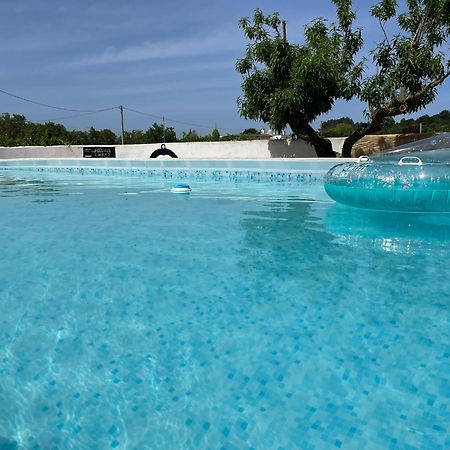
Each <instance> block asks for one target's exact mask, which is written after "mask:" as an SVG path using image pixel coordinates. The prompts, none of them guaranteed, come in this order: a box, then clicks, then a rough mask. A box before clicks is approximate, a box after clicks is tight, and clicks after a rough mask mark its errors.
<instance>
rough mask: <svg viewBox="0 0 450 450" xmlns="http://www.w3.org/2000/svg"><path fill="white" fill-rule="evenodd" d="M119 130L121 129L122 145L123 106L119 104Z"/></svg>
mask: <svg viewBox="0 0 450 450" xmlns="http://www.w3.org/2000/svg"><path fill="white" fill-rule="evenodd" d="M119 108H120V125H121V126H120V131H121V136H122V145H124V140H123V106H122V105H120V106H119Z"/></svg>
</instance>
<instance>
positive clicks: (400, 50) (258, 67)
mask: <svg viewBox="0 0 450 450" xmlns="http://www.w3.org/2000/svg"><path fill="white" fill-rule="evenodd" d="M331 2H332V3H333V4H334V5H335V8H336V16H337V20H336V22H334V23H331V24H329V25H328V24H327V22H325V21H324V20H323V19H317V20H315V21H313V22H312V23H310V24H308V25H306V27H305V40H304V43H303V44H294V43H290V42H288V39H287V35H286V23H285V21H283V20H281V19H280V17H279V15H278V14H277V13H274V14H272V15H268V16H265V15H264V14H263V13H262V11H261V10H259V9H257V10H256V11H255V13H254V16H253V19H252V20H250V19H249V18H243V19H241V21H240V26H241V28H242V29H243V31H244V34H245V36H246V37H247V39H248V40H249V45H248V46H247V50H246V53H245V56H244V57H243V58H242V59H239V60H238V61H237V64H236V68H237V70H238V72H239V73H240V74H241V75H242V77H243V83H242V96H241V97H240V98H239V99H238V107H239V111H240V113H241V115H242V116H244V117H247V118H250V119H255V120H262V121H264V122H266V123H269V124H270V126H271V127H273V128H275V129H276V130H280V129H282V128H284V127H285V126H287V125H289V126H290V127H291V129H292V131H293V132H294V134H296V135H297V136H298V137H300V138H303V139H305V140H307V141H308V142H310V143H311V144H313V145H314V147H315V149H316V152H317V154H318V156H331V143H330V142H329V141H328V140H327V139H326V138H324V137H322V136H320V135H319V133H317V131H316V130H314V129H313V127H312V126H311V122H312V121H313V120H315V119H316V118H317V117H319V116H320V115H321V114H323V113H325V112H328V111H330V110H331V108H332V107H333V105H334V102H335V101H336V100H338V99H343V100H350V99H352V98H355V97H356V98H359V99H360V100H362V101H363V102H365V103H366V104H367V109H366V111H365V113H366V116H367V123H364V124H362V123H361V124H359V126H358V127H357V128H356V129H355V130H354V131H353V133H352V134H351V135H350V136H349V137H348V138H347V140H346V141H345V143H344V148H343V155H344V156H349V155H350V152H351V148H352V146H353V144H355V143H356V142H357V141H358V140H359V139H361V138H362V137H363V136H364V135H365V134H368V133H373V132H376V131H378V130H379V129H380V127H381V126H382V124H383V122H384V121H385V120H386V118H389V117H394V116H397V115H400V114H405V113H411V112H416V111H418V110H420V109H421V108H423V107H425V106H426V105H428V104H429V103H431V102H432V101H433V100H434V98H435V96H436V88H437V87H438V86H439V85H440V84H442V83H443V82H444V80H445V79H446V78H447V77H448V76H449V75H450V60H449V52H448V49H444V46H445V45H447V44H448V38H449V28H450V0H407V2H406V9H405V10H400V8H399V6H398V4H397V1H396V0H379V1H378V3H377V4H376V5H375V6H373V7H372V8H371V15H372V17H373V20H374V21H375V23H376V24H377V26H379V27H380V30H381V33H382V36H383V39H382V41H381V42H380V43H378V44H377V45H376V47H375V49H373V50H372V51H371V54H372V56H373V69H374V71H373V73H372V72H371V73H369V72H370V70H371V69H372V67H370V66H369V65H367V64H366V61H365V60H364V59H361V60H359V61H357V60H356V58H357V57H358V53H359V51H360V50H361V48H362V45H363V38H362V32H361V30H359V29H354V21H355V18H356V14H355V12H354V11H353V9H352V0H331ZM388 22H395V24H396V29H397V33H396V34H395V35H393V36H391V37H389V36H388V34H387V31H386V30H387V29H388V27H387V26H386V25H387V23H388ZM445 50H446V51H445ZM343 131H347V132H348V131H350V129H349V128H348V127H346V130H343Z"/></svg>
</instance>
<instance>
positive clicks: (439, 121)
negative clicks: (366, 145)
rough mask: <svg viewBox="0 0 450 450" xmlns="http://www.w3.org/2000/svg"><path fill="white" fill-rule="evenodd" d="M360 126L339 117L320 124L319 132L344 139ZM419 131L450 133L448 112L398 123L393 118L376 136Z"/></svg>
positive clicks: (449, 114)
mask: <svg viewBox="0 0 450 450" xmlns="http://www.w3.org/2000/svg"><path fill="white" fill-rule="evenodd" d="M420 124H422V130H420ZM360 125H361V123H360V122H354V121H353V120H352V119H350V118H349V117H341V118H340V119H332V120H327V121H325V122H322V125H321V127H320V130H319V132H320V134H321V135H323V136H327V137H344V136H348V135H350V134H351V133H352V132H353V131H354V130H355V129H356V128H358V127H359V126H360ZM420 131H421V132H422V133H431V134H433V133H443V132H447V131H448V132H450V111H448V110H444V111H441V112H440V113H439V114H435V115H434V116H429V115H428V114H426V115H423V116H420V117H419V118H418V119H401V120H400V121H398V122H397V121H396V120H395V119H394V118H388V119H385V121H384V123H383V126H382V128H381V130H380V131H378V132H377V133H376V134H380V135H381V134H409V133H419V132H420Z"/></svg>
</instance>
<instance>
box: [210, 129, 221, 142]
mask: <svg viewBox="0 0 450 450" xmlns="http://www.w3.org/2000/svg"><path fill="white" fill-rule="evenodd" d="M211 141H220V133H219V130H218V129H217V128H214V130H213V131H212V133H211Z"/></svg>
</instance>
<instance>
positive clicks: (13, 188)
mask: <svg viewBox="0 0 450 450" xmlns="http://www.w3.org/2000/svg"><path fill="white" fill-rule="evenodd" d="M60 194H61V191H60V189H59V188H58V187H57V183H55V182H54V181H52V180H36V179H26V178H19V177H11V176H3V175H0V197H14V196H20V197H22V196H24V195H32V196H39V197H42V196H52V195H60ZM51 201H53V200H41V201H39V200H35V202H41V203H47V202H51Z"/></svg>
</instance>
